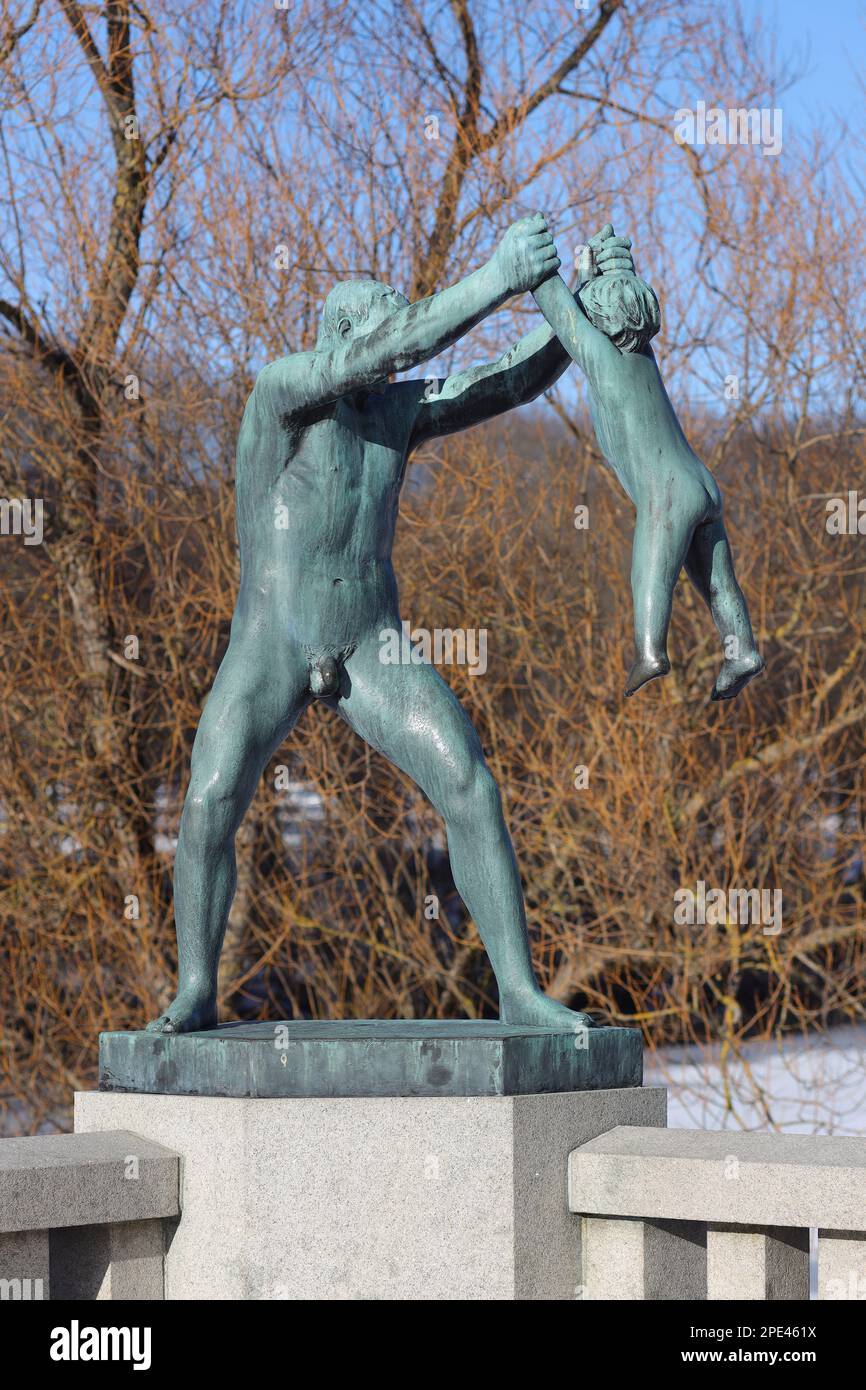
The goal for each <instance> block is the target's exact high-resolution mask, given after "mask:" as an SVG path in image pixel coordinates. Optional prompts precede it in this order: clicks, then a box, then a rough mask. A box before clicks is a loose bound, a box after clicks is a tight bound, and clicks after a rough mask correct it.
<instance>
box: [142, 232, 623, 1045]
mask: <svg viewBox="0 0 866 1390" xmlns="http://www.w3.org/2000/svg"><path fill="white" fill-rule="evenodd" d="M626 247H627V243H625V244H624V243H623V241H622V239H620V238H608V239H607V240H601V239H596V242H595V250H596V259H597V261H598V263H599V264H600V265H607V266H608V267H610V268H620V267H622V268H625V269H629V268H631V264H632V263H631V257H630V256H629V254H628V251H627V249H626ZM558 267H559V259H558V257H557V255H556V248H555V246H554V244H553V238H552V236H551V235H550V233H549V231H548V229H547V223H546V222H545V220H544V218H543V217H542V216H541V214H536V215H535V216H534V217H528V218H524V219H522V220H521V221H520V222H517V223H515V224H514V225H513V226H512V227H511V228H509V230H508V232H507V233H506V234H505V236H504V237H503V239H502V241H501V243H500V245H499V246H498V248H497V250H496V252H495V253H494V255H493V257H492V258H491V260H490V261H489V262H488V263H487V264H486V265H485V266H483V267H482V269H480V270H478V271H476V272H475V273H474V274H473V275H470V276H469V277H468V278H467V279H466V280H464V281H463V282H462V283H461V284H459V285H455V286H453V287H451V288H450V289H447V290H443V291H442V293H441V294H437V295H434V296H432V298H430V299H426V300H422V301H420V302H419V303H417V304H409V303H408V302H407V301H406V300H405V299H404V298H403V296H402V295H400V294H397V293H396V291H394V290H393V289H391V288H390V287H389V286H387V285H382V284H379V283H377V282H376V281H373V280H359V281H346V282H344V283H342V284H339V285H337V286H336V288H335V289H333V290H332V291H331V293H330V294H329V295H328V298H327V299H326V301H325V305H324V310H323V315H322V326H321V330H320V333H319V338H318V342H317V344H316V350H315V352H306V353H296V354H293V355H292V356H290V357H284V358H281V359H280V360H278V361H276V362H272V363H271V364H270V365H269V366H267V367H265V368H264V370H263V371H262V372H261V374H260V375H259V377H258V378H257V380H256V383H255V387H254V388H253V391H252V394H251V395H250V397H249V400H248V401H247V404H246V408H245V410H244V416H243V421H242V423H241V429H240V435H239V438H238V448H237V528H238V538H239V542H240V554H241V581H240V592H239V595H238V601H237V607H236V608H235V613H234V618H233V620H232V628H231V641H230V643H229V647H228V650H227V652H226V654H225V657H224V659H223V662H222V665H221V666H220V669H219V673H218V675H217V678H216V681H215V683H214V686H213V690H212V691H211V694H210V696H209V698H208V700H207V703H206V705H205V709H204V713H203V714H202V718H201V723H200V724H199V728H198V733H197V735H196V739H195V745H194V747H193V753H192V775H191V779H190V785H189V789H188V791H187V796H186V801H185V803H184V808H183V816H182V819H181V826H180V838H179V841H178V847H177V859H176V864H175V876H174V903H175V920H176V924H177V939H178V956H179V975H180V979H179V985H178V993H177V997H176V999H175V1000H174V1002H173V1003H172V1004H171V1005H169V1008H168V1009H167V1010H166V1012H165V1013H164V1014H162V1015H161V1016H160V1017H159V1018H157V1019H155V1020H154V1022H153V1023H151V1024H150V1025H149V1027H150V1029H151V1030H152V1031H156V1032H168V1033H171V1032H188V1031H191V1030H195V1029H202V1028H210V1027H213V1026H214V1025H215V1024H216V1022H217V1011H216V981H217V966H218V963H219V955H220V950H221V947H222V941H223V936H224V933H225V925H226V919H227V917H228V912H229V907H230V905H231V901H232V897H233V896H234V891H235V856H234V837H235V832H236V830H237V828H238V825H239V824H240V821H241V819H242V817H243V815H244V812H245V811H246V809H247V806H248V805H249V803H250V800H251V799H252V796H253V792H254V790H255V787H256V784H257V782H258V780H259V777H260V776H261V774H262V771H263V769H264V767H265V764H266V763H267V762H268V760H269V758H270V757H271V755H272V754H273V753H274V752H275V750H276V749H277V748H278V747H279V745H280V744H281V743H282V742H283V740H284V739H285V737H286V735H287V734H288V733H289V731H290V730H291V729H292V728H293V727H294V725H295V723H296V722H297V719H298V717H299V715H300V714H301V712H302V711H303V710H304V709H305V708H306V706H307V705H308V704H309V703H310V701H311V700H312V699H314V698H319V699H323V700H325V701H326V702H327V703H328V704H330V705H331V706H332V707H333V708H336V709H337V710H338V711H339V713H340V714H341V715H342V717H343V718H344V719H345V720H346V721H347V722H348V723H349V724H350V725H351V727H352V728H353V729H354V730H355V731H356V732H357V733H358V734H360V736H361V737H362V738H363V739H366V741H367V743H369V744H370V745H371V746H372V747H373V748H376V749H378V750H379V752H381V753H383V754H384V755H385V757H387V758H389V759H390V761H391V762H393V763H396V765H397V766H398V767H399V768H402V769H403V771H404V772H406V773H408V774H409V776H410V777H411V778H413V780H414V781H415V782H416V783H417V784H418V785H419V786H420V787H421V789H422V790H423V791H424V792H425V794H426V795H427V796H428V797H429V798H430V800H431V802H432V803H433V805H434V806H435V807H436V809H437V810H438V812H439V813H440V815H441V816H442V817H443V819H444V821H445V826H446V830H447V835H448V848H449V852H450V857H451V868H452V872H453V875H454V881H455V883H456V885H457V887H458V889H459V891H460V894H461V896H462V898H463V900H464V902H465V903H466V906H467V907H468V909H469V911H470V912H471V914H472V916H473V918H474V920H475V923H476V925H477V927H478V930H479V933H480V935H481V939H482V941H483V942H484V945H485V947H486V949H487V952H488V954H489V956H490V960H491V963H492V965H493V969H494V972H495V974H496V979H497V983H498V985H499V1003H500V1015H501V1017H502V1019H503V1020H504V1021H506V1022H508V1023H527V1024H541V1025H547V1026H551V1027H556V1028H573V1027H577V1026H580V1025H581V1024H584V1023H586V1022H588V1021H589V1020H587V1019H586V1016H585V1015H583V1014H578V1013H574V1012H572V1011H571V1010H569V1009H566V1008H565V1007H564V1006H563V1005H561V1004H557V1003H555V1002H554V1001H553V1000H551V999H548V998H547V996H546V995H544V994H543V993H542V992H541V990H540V989H539V987H538V984H537V982H536V980H535V976H534V974H533V970H532V964H531V960H530V954H529V942H528V938H527V933H526V919H525V913H524V906H523V893H522V891H521V886H520V877H519V875H518V871H517V864H516V862H515V858H514V851H513V849H512V847H511V841H510V839H509V835H508V831H507V829H506V826H505V821H504V819H503V815H502V807H501V803H500V798H499V792H498V790H497V787H496V784H495V782H494V780H493V777H492V776H491V774H490V772H489V771H488V768H487V766H486V764H485V761H484V757H483V754H482V750H481V745H480V743H479V741H478V736H477V734H476V733H475V730H474V729H473V727H472V725H471V724H470V722H469V719H468V718H467V716H466V714H465V713H464V711H463V708H462V706H461V705H460V704H459V703H458V701H457V699H456V697H455V695H454V694H453V692H452V691H451V689H450V687H449V686H448V685H446V684H445V682H444V681H443V680H442V678H441V677H440V676H439V674H438V672H437V671H436V670H435V669H434V668H433V667H432V666H428V665H406V666H403V665H400V666H393V665H383V664H382V663H381V662H380V660H379V652H380V643H379V633H380V631H381V630H382V629H383V628H389V629H396V630H398V631H399V630H400V610H399V605H398V597H397V581H396V578H395V575H394V571H393V568H392V566H391V550H392V546H393V541H394V529H395V526H396V522H397V508H398V503H399V497H400V488H401V485H402V482H403V478H404V475H405V471H406V463H407V460H408V457H409V455H410V453H411V452H412V450H413V449H415V448H416V447H417V446H418V445H419V444H421V443H422V442H423V441H425V440H429V439H433V438H435V437H436V436H438V435H445V434H450V433H452V432H454V431H455V430H461V429H465V428H466V427H467V426H468V425H474V424H477V423H479V422H480V421H482V420H487V419H490V418H491V417H492V416H495V415H498V414H500V413H501V412H503V411H505V410H510V409H512V408H513V407H514V406H518V405H522V404H523V403H524V402H526V401H530V400H532V399H533V398H534V397H536V396H537V395H539V394H540V393H541V392H542V391H544V390H546V389H547V388H548V387H549V386H550V385H551V384H552V383H553V382H554V381H555V380H556V378H557V377H558V376H559V375H560V374H561V373H562V372H563V371H564V369H565V367H566V366H567V365H568V363H569V361H570V358H569V356H568V354H567V353H566V351H565V350H564V349H563V348H562V347H561V346H560V343H559V341H558V339H557V338H556V337H555V336H554V334H553V333H552V332H551V330H550V329H549V328H548V327H547V326H546V325H544V326H542V327H540V328H539V329H537V330H536V331H535V332H533V333H531V334H529V335H528V336H527V337H525V338H523V339H522V340H521V341H520V342H519V343H517V344H516V345H515V346H514V347H513V348H512V349H511V350H510V351H509V352H508V353H506V354H505V356H504V357H503V358H501V359H500V360H499V361H497V362H494V363H492V364H490V365H486V366H482V367H476V368H474V369H472V370H470V371H466V372H460V373H457V374H456V375H454V376H451V377H449V378H448V379H447V380H446V381H444V382H440V383H438V388H439V389H438V392H437V393H436V394H431V392H430V389H429V387H428V385H427V383H425V382H424V381H423V380H420V381H418V380H416V381H406V382H399V383H389V380H388V378H389V377H390V376H391V374H392V373H394V372H403V371H407V370H409V369H411V368H412V367H415V366H417V365H418V364H419V363H421V362H423V361H425V360H427V359H429V358H431V357H434V356H436V355H437V354H438V353H440V352H442V351H443V350H444V349H445V348H447V347H449V346H450V345H451V344H452V343H454V342H456V340H457V339H458V338H460V337H461V336H462V335H463V334H464V333H466V332H468V331H469V329H471V328H473V327H474V326H475V325H476V324H477V323H479V322H480V321H481V320H482V319H483V318H484V317H485V315H487V314H489V313H490V312H491V310H493V309H496V308H498V307H499V306H500V305H501V304H503V303H504V302H505V301H506V300H507V299H508V298H509V297H510V296H511V295H515V294H520V293H522V292H524V291H529V290H533V289H535V287H536V286H537V285H538V284H539V283H540V282H541V281H542V280H544V279H545V278H546V277H547V276H549V275H551V274H553V273H555V271H556V270H557V269H558ZM278 518H279V519H280V524H279V525H278Z"/></svg>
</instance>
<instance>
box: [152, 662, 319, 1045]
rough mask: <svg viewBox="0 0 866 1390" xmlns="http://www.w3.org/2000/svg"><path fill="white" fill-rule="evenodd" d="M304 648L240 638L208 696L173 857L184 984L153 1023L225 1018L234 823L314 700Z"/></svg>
mask: <svg viewBox="0 0 866 1390" xmlns="http://www.w3.org/2000/svg"><path fill="white" fill-rule="evenodd" d="M308 678H309V673H308V670H307V665H306V662H305V660H304V658H303V656H302V655H301V654H300V653H299V652H295V651H293V650H292V649H291V648H288V647H286V646H280V647H275V645H274V643H273V642H272V641H269V642H265V641H260V642H257V643H253V642H250V641H248V640H244V639H240V640H237V641H236V640H234V639H233V640H232V642H231V643H230V645H229V649H228V651H227V652H226V654H225V657H224V658H223V662H222V665H221V666H220V669H219V671H218V673H217V678H216V680H215V682H214V686H213V689H212V691H211V693H210V695H209V696H208V699H207V703H206V704H205V707H204V712H203V714H202V717H201V721H200V723H199V726H198V732H197V733H196V736H195V743H194V745H193V750H192V771H191V774H190V783H189V788H188V790H187V794H186V800H185V801H184V806H183V814H182V816H181V822H180V836H179V839H178V845H177V855H176V858H175V866H174V916H175V924H176V927H177V952H178V990H177V997H176V998H175V1000H174V1002H173V1003H172V1004H170V1005H169V1007H168V1009H167V1010H166V1011H165V1013H164V1014H161V1015H160V1017H159V1018H157V1019H154V1021H153V1022H152V1023H150V1024H149V1025H148V1029H149V1031H150V1032H155V1033H186V1032H191V1031H194V1030H195V1029H198V1028H212V1027H213V1026H214V1025H215V1024H216V1022H217V1013H216V989H217V967H218V965H219V957H220V951H221V949H222V943H223V937H224V935H225V929H226V921H227V919H228V915H229V908H230V907H231V903H232V898H233V897H234V893H235V885H236V877H237V876H236V869H235V832H236V830H237V828H238V826H239V825H240V822H241V820H242V818H243V815H244V813H245V811H246V809H247V807H248V806H249V804H250V801H251V800H252V797H253V793H254V791H255V789H256V784H257V782H258V780H259V777H260V776H261V774H262V769H263V768H264V766H265V763H266V762H267V760H268V758H269V757H270V756H271V754H272V753H273V752H274V750H275V749H276V748H278V747H279V745H280V744H281V743H282V741H283V739H284V738H285V737H286V735H287V734H288V732H289V730H290V729H291V728H292V726H293V725H294V724H295V722H296V720H297V718H298V715H299V714H300V713H301V710H302V709H303V708H304V706H305V704H306V703H307V696H306V686H307V681H308Z"/></svg>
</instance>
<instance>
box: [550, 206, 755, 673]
mask: <svg viewBox="0 0 866 1390" xmlns="http://www.w3.org/2000/svg"><path fill="white" fill-rule="evenodd" d="M599 235H600V236H601V237H605V236H612V235H613V228H612V227H611V226H610V225H609V224H608V225H607V226H606V227H605V228H604V229H603V231H602V232H601V233H599ZM589 260H590V264H589V266H588V267H587V272H586V273H587V274H588V275H589V276H590V278H589V279H587V281H586V283H585V284H584V285H583V287H582V288H581V290H580V292H579V294H578V296H577V297H575V296H574V295H572V294H571V293H570V291H569V290H568V289H567V287H566V285H565V282H564V281H563V279H562V278H561V276H560V275H553V276H551V277H550V278H549V279H548V280H545V281H544V283H543V284H541V285H539V286H538V287H537V289H536V290H535V292H534V294H535V301H536V303H537V304H538V307H539V308H540V310H541V312H542V313H543V314H544V316H545V318H546V319H547V321H548V323H549V324H550V326H551V328H553V330H554V332H555V333H556V334H557V336H558V337H559V340H560V342H561V343H562V346H563V347H564V348H565V349H566V351H567V352H568V353H569V354H570V355H571V357H572V358H573V359H574V361H575V362H576V363H577V365H578V366H579V367H580V368H581V370H582V371H583V373H584V376H585V377H586V379H587V382H588V384H589V391H590V401H591V410H592V420H593V425H594V427H595V433H596V437H597V439H598V443H599V447H600V449H601V451H602V453H603V454H604V456H605V458H606V460H607V462H608V463H609V464H610V467H611V468H612V470H613V472H614V473H615V475H616V477H617V478H618V480H619V482H620V484H621V485H622V487H623V488H624V490H625V492H626V493H627V494H628V496H629V497H630V498H631V500H632V502H633V503H634V505H635V507H636V508H637V521H636V524H635V533H634V544H633V548H632V571H631V584H632V598H633V603H634V632H635V647H636V653H635V660H634V664H633V665H632V668H631V670H630V672H629V674H628V678H627V681H626V688H625V693H626V695H634V693H635V692H636V691H637V690H639V689H640V687H641V686H642V685H646V683H647V681H651V680H653V679H654V678H655V677H656V676H664V675H666V674H667V672H668V671H669V670H670V662H669V660H668V654H667V637H668V627H669V625H670V618H671V603H672V600H673V591H674V586H675V585H676V582H677V579H678V577H679V574H680V571H681V569H682V568H683V565H685V568H686V573H687V574H688V576H689V578H690V579H691V581H692V583H693V584H694V585H695V587H696V589H697V590H698V592H699V594H700V595H701V597H702V598H703V599H704V601H705V602H706V604H707V606H708V607H709V609H710V612H711V614H712V617H713V621H714V623H715V625H716V628H717V630H718V633H719V636H720V638H721V639H722V645H723V650H724V662H723V664H722V668H721V670H720V671H719V674H718V676H717V677H716V682H715V685H714V686H713V691H712V697H711V698H712V699H714V700H732V699H733V698H734V696H735V695H738V694H739V692H740V691H741V690H742V689H743V687H744V686H745V685H746V684H747V683H748V681H750V680H751V679H752V678H753V677H754V676H757V675H758V674H759V672H760V671H762V670H763V669H764V662H763V660H762V659H761V656H760V655H759V653H758V649H757V647H756V646H755V638H754V635H753V633H752V625H751V623H750V621H749V611H748V608H747V607H746V600H745V598H744V597H743V593H742V590H741V589H740V586H739V584H738V583H737V580H736V576H735V574H734V561H733V557H732V555H731V547H730V545H729V543H728V536H727V532H726V531H725V525H724V521H723V519H722V498H721V494H720V492H719V489H718V486H717V484H716V481H715V479H714V478H713V475H712V474H711V473H710V472H709V470H708V469H707V468H705V467H704V465H703V464H702V463H701V461H700V459H699V458H698V457H697V455H696V454H695V453H694V451H693V450H692V448H691V447H690V445H689V443H688V440H687V439H686V437H685V435H684V434H683V431H682V427H681V426H680V422H679V420H678V419H677V416H676V414H675V412H674V409H673V406H672V405H671V403H670V400H669V399H668V394H667V392H666V391H665V388H664V383H663V381H662V379H661V376H660V374H659V369H658V366H657V364H656V360H655V356H654V354H653V351H652V348H651V347H650V346H649V342H650V339H651V338H653V337H654V336H655V335H656V333H657V332H658V330H659V306H658V300H657V299H656V296H655V294H654V292H653V291H652V290H651V289H650V287H649V285H647V284H645V283H644V281H643V280H640V279H639V278H638V277H637V276H636V275H635V274H634V273H633V272H630V271H622V270H617V271H611V272H610V273H606V274H598V273H594V267H593V266H592V264H591V255H590V258H589Z"/></svg>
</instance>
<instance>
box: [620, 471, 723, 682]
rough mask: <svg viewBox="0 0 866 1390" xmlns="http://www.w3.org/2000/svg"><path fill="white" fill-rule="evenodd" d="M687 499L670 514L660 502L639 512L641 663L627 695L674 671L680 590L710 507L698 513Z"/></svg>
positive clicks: (636, 589) (635, 562)
mask: <svg viewBox="0 0 866 1390" xmlns="http://www.w3.org/2000/svg"><path fill="white" fill-rule="evenodd" d="M683 500H684V499H682V498H680V499H679V505H677V506H676V507H673V508H671V507H669V506H668V508H667V510H664V509H663V508H662V507H660V506H656V505H655V504H654V503H653V504H650V505H648V506H642V507H638V515H637V522H636V524H635V528H634V545H633V547H632V557H631V591H632V599H633V603H634V643H635V650H636V658H635V662H634V665H633V666H632V668H631V670H630V671H629V673H628V679H627V680H626V686H625V693H626V695H634V693H635V691H636V690H640V688H641V686H642V685H646V683H647V681H651V680H654V679H655V677H656V676H665V675H667V673H668V671H669V670H670V669H671V664H670V662H669V660H668V651H667V646H668V628H669V626H670V621H671V605H672V603H673V595H674V586H675V585H676V582H677V579H678V578H679V573H680V570H681V569H682V567H683V562H684V560H685V557H686V552H687V550H688V548H689V545H690V543H691V539H692V535H693V533H694V530H695V525H696V523H697V522H698V521H700V520H701V519H702V518H703V516H704V515H705V514H706V508H707V507H708V506H709V504H710V501H709V498H706V497H705V499H704V501H703V502H700V503H699V504H698V507H697V508H693V507H691V506H687V505H683Z"/></svg>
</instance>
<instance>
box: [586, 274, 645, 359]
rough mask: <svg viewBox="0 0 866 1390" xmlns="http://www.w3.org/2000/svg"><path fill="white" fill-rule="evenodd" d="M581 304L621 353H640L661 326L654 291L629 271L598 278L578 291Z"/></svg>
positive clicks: (595, 324)
mask: <svg viewBox="0 0 866 1390" xmlns="http://www.w3.org/2000/svg"><path fill="white" fill-rule="evenodd" d="M580 302H581V304H582V305H583V307H584V309H585V311H586V316H587V318H588V319H589V321H590V323H591V324H593V325H594V327H596V328H600V329H601V331H602V333H606V334H607V336H608V338H610V340H611V342H612V343H613V344H614V345H615V346H616V347H618V348H619V350H620V352H640V350H641V348H644V347H646V345H647V343H648V342H649V340H650V338H654V337H655V335H656V334H657V333H658V331H659V328H660V326H661V319H660V316H659V302H658V300H657V299H656V295H655V290H653V289H651V288H650V286H649V285H647V284H646V283H645V281H643V280H639V279H638V277H637V276H636V275H633V274H632V272H631V271H630V270H616V271H611V272H610V273H609V274H607V275H597V276H596V277H595V279H594V280H590V281H589V282H588V283H587V284H586V285H584V287H583V289H582V290H581V291H580Z"/></svg>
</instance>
